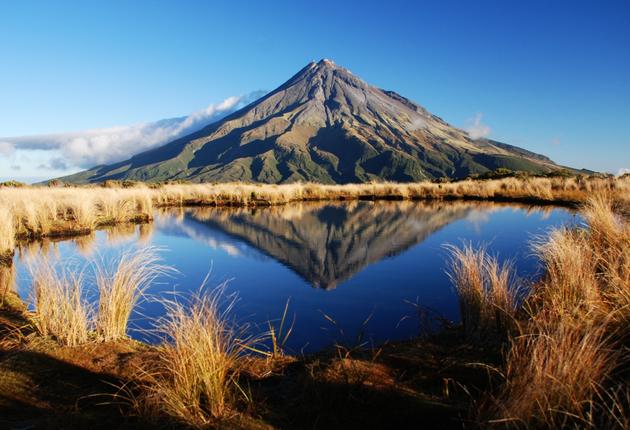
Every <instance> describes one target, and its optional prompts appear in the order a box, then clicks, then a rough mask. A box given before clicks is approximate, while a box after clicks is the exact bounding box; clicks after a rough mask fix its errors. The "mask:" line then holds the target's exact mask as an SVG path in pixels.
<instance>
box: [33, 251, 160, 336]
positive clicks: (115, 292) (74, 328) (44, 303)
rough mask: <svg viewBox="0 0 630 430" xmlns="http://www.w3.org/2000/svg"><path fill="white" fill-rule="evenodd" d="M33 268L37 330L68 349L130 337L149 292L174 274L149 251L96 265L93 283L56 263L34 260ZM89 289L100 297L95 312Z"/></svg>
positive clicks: (70, 265) (71, 267) (69, 265)
mask: <svg viewBox="0 0 630 430" xmlns="http://www.w3.org/2000/svg"><path fill="white" fill-rule="evenodd" d="M29 268H30V272H31V277H32V297H31V302H32V305H33V321H34V325H35V327H36V329H37V330H38V332H39V333H40V334H41V335H43V336H52V337H54V338H55V339H56V340H57V341H59V343H61V344H62V345H66V346H76V345H80V344H83V343H86V342H88V341H90V340H95V341H111V340H118V339H121V338H124V337H126V333H127V327H128V324H129V318H130V316H131V314H132V312H133V310H134V308H135V307H136V306H137V305H138V302H139V301H140V300H141V298H142V296H143V293H144V291H145V290H146V288H147V287H148V286H149V285H150V284H151V283H152V282H153V281H155V280H156V279H157V278H158V277H159V276H161V275H164V274H167V273H170V272H171V271H172V269H170V268H168V267H167V266H163V265H161V264H159V257H158V255H157V250H156V249H155V248H150V247H149V248H141V249H138V250H135V251H126V252H123V253H122V254H121V255H120V256H119V257H118V258H116V259H115V260H112V261H109V262H104V261H96V262H94V263H93V270H94V273H93V277H92V279H89V277H88V276H86V274H85V269H84V268H79V267H77V266H76V264H73V262H66V263H63V264H60V263H57V264H56V263H55V261H54V260H53V259H51V258H35V259H34V261H32V262H31V263H30V265H29ZM90 284H94V285H92V286H93V287H95V289H96V291H95V292H96V293H97V294H98V300H97V301H96V309H94V307H93V306H92V305H90V304H89V302H88V300H87V298H86V296H87V295H88V294H89V293H90V292H91V291H90ZM93 289H94V288H93Z"/></svg>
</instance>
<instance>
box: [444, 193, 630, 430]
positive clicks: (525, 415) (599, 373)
mask: <svg viewBox="0 0 630 430" xmlns="http://www.w3.org/2000/svg"><path fill="white" fill-rule="evenodd" d="M582 214H583V217H584V219H585V221H586V223H587V226H585V227H572V228H569V227H562V228H559V229H556V230H554V231H552V232H551V233H550V235H549V237H548V238H547V239H544V240H543V239H538V240H537V241H536V243H535V245H534V250H535V252H536V254H537V255H538V256H539V258H540V260H541V262H542V263H543V266H544V269H545V275H544V276H543V278H542V279H541V280H540V281H539V282H538V283H536V284H534V285H533V286H532V287H531V289H530V290H529V295H528V297H527V298H525V299H524V300H522V303H521V305H520V306H519V309H518V310H517V311H515V312H514V313H513V314H512V315H513V316H514V317H515V318H514V326H515V327H516V328H517V330H515V331H514V332H512V335H511V336H510V337H508V338H507V341H506V342H504V345H505V347H506V353H505V356H504V364H503V370H502V375H503V377H504V382H503V384H502V385H501V387H500V388H498V390H494V391H493V392H490V393H489V394H488V396H487V397H486V399H485V403H484V404H483V407H482V408H480V409H479V410H480V411H481V412H480V413H479V414H478V416H480V423H481V425H482V426H488V425H491V424H493V425H500V426H504V427H509V428H526V429H529V428H624V425H625V424H624V423H628V422H630V418H629V417H630V405H629V403H628V396H627V393H628V386H627V379H626V376H624V375H625V373H624V369H627V368H628V364H630V362H629V361H628V356H627V353H625V352H624V351H627V349H628V346H630V345H629V344H628V335H627V324H628V321H630V301H629V300H628V299H629V297H630V271H629V269H630V224H629V223H628V221H627V220H625V219H624V218H622V217H621V216H620V215H618V214H617V213H616V212H615V211H614V208H613V203H612V200H611V199H610V196H607V195H605V194H604V195H596V196H594V197H592V198H591V199H589V200H588V202H587V203H586V205H585V206H584V208H583V210H582ZM452 253H453V262H452V265H453V269H452V273H453V274H452V277H453V281H454V283H455V285H456V287H457V291H458V294H459V295H460V302H461V303H462V319H463V322H464V325H465V327H466V325H468V328H467V331H470V330H471V327H472V328H474V329H475V330H480V329H481V330H487V326H488V324H487V322H485V321H486V319H487V315H488V314H489V313H490V312H489V311H486V309H493V308H502V305H495V302H498V303H504V302H502V301H501V300H502V299H496V298H494V296H493V295H492V293H491V291H492V288H491V287H488V285H491V284H492V283H497V284H498V285H504V280H505V282H506V283H509V281H507V280H508V279H509V278H510V277H509V275H506V274H504V273H503V272H502V270H500V269H497V267H498V266H496V265H494V264H489V263H488V262H489V261H492V260H488V257H487V254H486V252H485V250H483V249H481V250H479V251H476V250H474V249H472V248H471V247H464V248H463V249H455V250H454V251H452ZM506 270H507V269H506ZM489 273H490V274H492V273H496V274H497V275H500V276H498V278H497V280H493V281H490V280H489V279H490V278H491V277H492V276H490V275H489ZM499 279H500V280H499ZM501 290H502V291H509V288H505V287H503V288H502V289H501Z"/></svg>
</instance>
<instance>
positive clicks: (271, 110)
mask: <svg viewBox="0 0 630 430" xmlns="http://www.w3.org/2000/svg"><path fill="white" fill-rule="evenodd" d="M499 167H505V168H509V169H513V170H522V171H529V172H535V173H543V172H549V171H553V170H557V169H559V168H560V167H559V166H558V165H556V164H554V163H553V162H552V161H551V160H549V159H548V158H547V157H544V156H542V155H538V154H535V153H532V152H529V151H526V150H524V149H520V148H517V147H515V146H511V145H507V144H504V143H500V142H495V141H492V140H487V139H478V140H474V139H472V138H471V137H470V136H469V135H468V133H466V132H465V131H463V130H460V129H458V128H455V127H453V126H451V125H449V124H447V123H446V122H444V121H443V120H442V119H440V118H439V117H437V116H435V115H432V114H431V113H430V112H428V111H427V110H426V109H424V108H423V107H421V106H419V105H417V104H416V103H414V102H412V101H410V100H408V99H406V98H405V97H403V96H401V95H399V94H397V93H395V92H393V91H385V90H382V89H379V88H376V87H373V86H371V85H369V84H367V83H366V82H365V81H363V80H361V79H360V78H358V77H357V76H355V75H353V74H352V73H351V72H350V71H349V70H347V69H345V68H343V67H340V66H338V65H336V64H335V63H334V62H332V61H331V60H327V59H323V60H321V61H319V62H312V63H310V64H308V65H307V66H306V67H304V68H303V69H302V70H300V71H299V72H298V73H297V74H296V75H295V76H293V77H292V78H291V79H289V80H288V81H287V82H285V83H284V84H283V85H281V86H280V87H278V88H277V89H275V90H274V91H272V92H270V93H269V94H267V95H265V96H264V97H262V98H260V99H258V100H257V101H255V102H253V103H251V104H250V105H248V106H246V107H244V108H243V109H240V110H238V111H236V112H234V113H232V114H231V115H229V116H227V117H225V118H223V119H222V120H220V121H218V122H216V123H213V124H210V125H208V126H207V127H205V128H203V129H201V130H199V131H197V132H195V133H192V134H190V135H188V136H185V137H182V138H179V139H177V140H175V141H173V142H170V143H168V144H166V145H164V146H162V147H159V148H156V149H152V150H150V151H147V152H143V153H140V154H138V155H136V156H134V157H132V158H131V159H129V160H127V161H123V162H120V163H116V164H113V165H108V166H97V167H95V168H93V169H90V170H87V171H85V172H81V173H78V174H75V175H72V176H69V177H66V178H63V180H65V181H68V182H97V181H103V180H107V179H134V180H142V181H164V180H173V179H186V180H191V181H195V182H205V181H257V182H266V183H280V182H293V181H300V180H301V181H315V182H323V183H348V182H366V181H371V180H391V181H399V182H406V181H418V180H423V179H435V178H440V177H449V178H460V177H465V176H468V175H470V174H475V173H484V172H487V171H489V170H494V169H496V168H499Z"/></svg>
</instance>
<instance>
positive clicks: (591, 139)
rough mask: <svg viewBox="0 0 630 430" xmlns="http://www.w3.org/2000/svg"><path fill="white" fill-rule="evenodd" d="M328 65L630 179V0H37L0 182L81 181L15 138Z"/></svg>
mask: <svg viewBox="0 0 630 430" xmlns="http://www.w3.org/2000/svg"><path fill="white" fill-rule="evenodd" d="M320 58H331V59H333V60H334V61H335V62H336V63H337V64H340V65H342V66H345V67H347V68H349V69H350V70H351V71H352V72H353V73H355V74H356V75H358V76H360V77H362V78H363V79H365V80H366V81H368V82H369V83H371V84H373V85H376V86H379V87H382V88H385V89H391V90H395V91H397V92H399V93H400V94H402V95H405V96H407V97H409V98H411V99H413V100H415V101H417V102H418V103H420V104H421V105H423V106H425V107H426V108H428V109H429V110H430V111H432V112H433V113H435V114H437V115H439V116H441V117H442V118H444V119H445V120H447V121H448V122H450V123H452V124H453V125H456V126H459V127H466V126H467V124H470V122H471V121H472V119H473V118H475V117H478V116H479V115H481V122H482V123H483V124H485V125H487V126H488V127H490V130H491V131H490V134H489V137H490V138H493V139H497V140H501V141H505V142H508V143H512V144H515V145H519V146H522V147H525V148H527V149H530V150H533V151H537V152H541V153H544V154H546V155H549V156H550V157H551V158H552V159H554V160H555V161H557V162H559V163H562V164H566V165H571V166H574V167H587V168H591V169H596V170H603V171H610V172H617V171H618V170H619V169H621V168H630V2H629V1H627V0H625V1H599V2H595V1H566V2H564V1H549V0H547V1H528V2H512V1H494V2H493V1H475V2H468V1H440V2H436V1H431V2H420V1H408V2H407V1H395V0H392V1H389V2H381V1H379V2H371V1H361V2H350V1H339V0H337V1H317V2H312V1H292V2H271V1H270V2H260V1H251V2H239V1H236V0H234V1H230V2H210V1H133V2H132V1H115V0H111V1H106V2H97V1H82V2H78V1H77V2H70V1H56V2H49V1H42V2H36V1H28V0H23V1H19V2H17V1H15V2H8V1H6V2H1V3H0V177H2V178H5V177H17V178H27V177H33V176H46V175H49V176H55V175H58V173H60V172H61V173H63V172H65V171H70V170H76V169H77V166H76V165H74V164H76V163H74V162H67V163H57V165H55V163H51V162H49V161H50V160H57V161H59V160H62V159H63V157H64V156H65V155H66V153H65V152H64V150H63V149H52V150H51V149H48V150H42V149H38V148H37V146H36V145H35V146H34V145H31V147H29V149H20V148H19V147H17V148H13V147H10V145H6V142H5V144H4V146H3V144H2V143H1V142H2V141H3V140H5V141H6V139H4V138H6V137H14V136H25V135H48V134H52V133H66V132H74V131H81V130H86V129H95V128H105V127H112V126H121V125H129V124H137V123H144V122H148V121H154V120H159V119H162V118H170V117H177V116H183V115H188V114H190V113H191V112H196V111H199V110H200V109H204V108H206V107H207V106H208V105H210V104H214V103H220V102H222V101H223V100H225V99H227V98H229V97H233V96H243V95H247V94H249V93H251V92H252V91H256V90H271V89H273V88H275V87H276V86H278V85H279V84H281V83H283V82H284V81H285V80H286V79H288V78H289V77H290V76H291V75H293V74H294V73H295V72H296V71H297V70H298V69H300V68H301V67H303V66H304V65H306V64H307V63H308V62H309V61H311V60H318V59H320ZM9 143H10V142H9ZM66 161H67V160H66ZM71 161H72V160H71ZM84 163H85V161H84Z"/></svg>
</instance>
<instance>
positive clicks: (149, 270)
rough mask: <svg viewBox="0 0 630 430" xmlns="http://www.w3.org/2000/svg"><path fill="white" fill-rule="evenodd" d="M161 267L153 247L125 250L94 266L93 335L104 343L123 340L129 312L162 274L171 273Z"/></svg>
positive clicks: (168, 269)
mask: <svg viewBox="0 0 630 430" xmlns="http://www.w3.org/2000/svg"><path fill="white" fill-rule="evenodd" d="M171 271H172V269H170V268H169V267H167V266H164V265H162V264H160V258H159V256H158V254H157V249H155V248H151V247H148V248H143V249H141V250H140V251H135V252H131V251H125V252H123V253H121V254H120V255H119V256H118V257H116V259H115V260H112V261H109V262H102V263H100V264H97V265H96V267H95V272H96V273H95V275H96V285H97V288H98V295H99V299H98V314H97V317H96V332H97V335H98V336H99V338H100V339H102V340H104V341H111V340H118V339H122V338H124V337H126V335H127V326H128V324H129V318H130V317H131V313H132V311H133V309H134V308H135V306H136V305H137V304H138V302H139V301H140V300H141V298H142V296H143V294H144V292H145V291H146V289H147V288H148V287H149V286H150V285H151V284H152V283H153V282H154V281H155V280H156V279H157V278H158V277H159V276H161V275H164V274H167V273H169V272H171Z"/></svg>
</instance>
